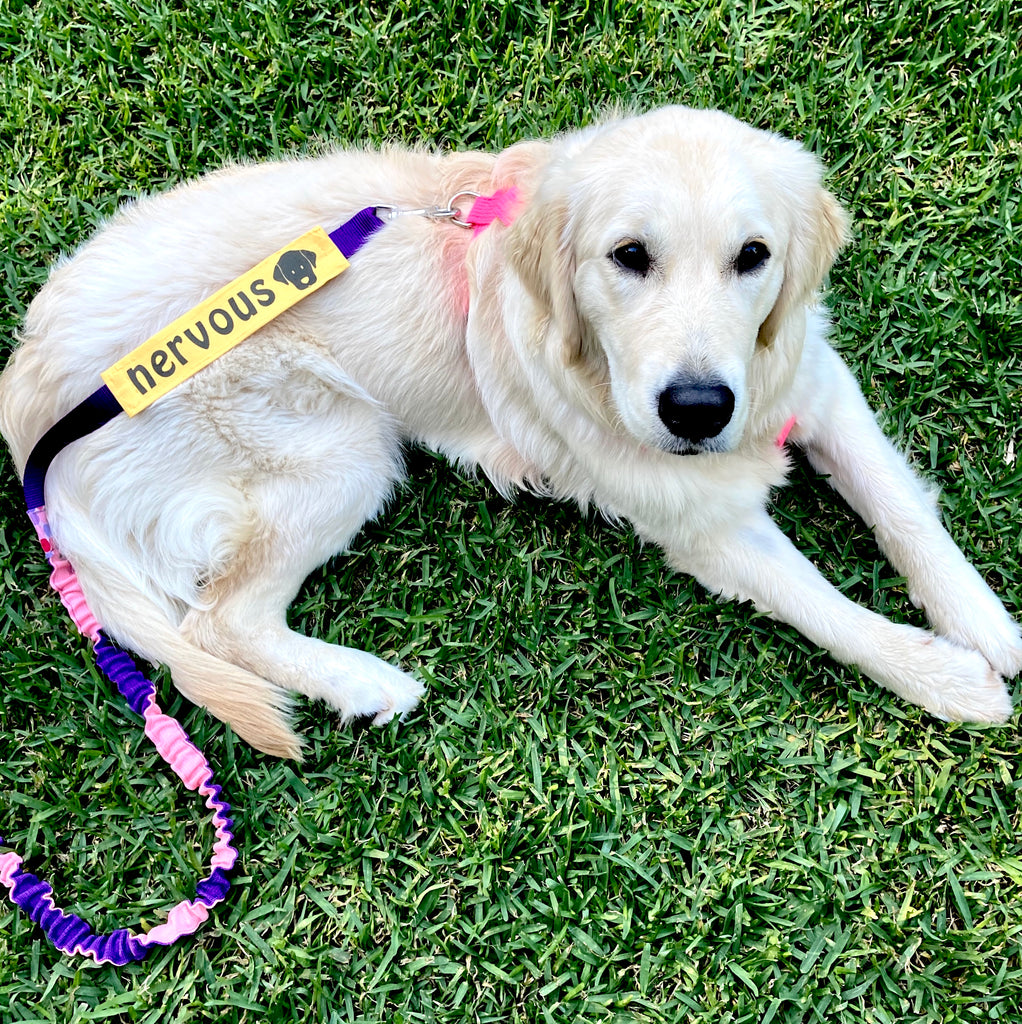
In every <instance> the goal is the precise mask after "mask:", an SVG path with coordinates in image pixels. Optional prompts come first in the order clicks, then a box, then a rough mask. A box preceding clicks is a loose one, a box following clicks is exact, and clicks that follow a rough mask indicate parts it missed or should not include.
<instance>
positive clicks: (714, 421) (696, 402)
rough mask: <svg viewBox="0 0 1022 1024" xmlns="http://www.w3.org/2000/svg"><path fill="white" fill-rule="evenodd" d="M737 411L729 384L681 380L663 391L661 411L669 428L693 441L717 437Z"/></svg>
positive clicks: (659, 405) (676, 434)
mask: <svg viewBox="0 0 1022 1024" xmlns="http://www.w3.org/2000/svg"><path fill="white" fill-rule="evenodd" d="M734 411H735V393H734V392H733V391H732V390H731V389H730V388H729V387H728V386H727V385H726V384H707V383H693V382H691V381H677V382H675V383H674V384H670V385H668V386H667V387H666V388H664V390H663V391H661V392H660V400H659V402H658V404H657V412H658V413H659V414H660V419H661V420H662V421H663V424H664V426H665V427H667V429H668V430H669V431H670V432H671V433H672V434H673V435H674V436H675V437H680V438H683V439H684V440H686V441H691V442H692V443H695V442H698V441H704V440H705V439H706V438H708V437H716V436H717V435H718V434H719V433H720V432H721V431H722V430H723V429H724V428H725V427H726V426H727V425H728V423H729V422H730V420H731V415H732V414H733V413H734Z"/></svg>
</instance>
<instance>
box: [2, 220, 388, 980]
mask: <svg viewBox="0 0 1022 1024" xmlns="http://www.w3.org/2000/svg"><path fill="white" fill-rule="evenodd" d="M383 226H384V221H383V220H381V219H380V218H379V217H378V216H377V215H376V209H375V207H369V208H367V209H365V210H361V211H360V212H359V213H357V214H355V216H354V217H352V218H351V220H349V221H346V222H345V223H344V224H342V225H341V226H340V227H339V228H337V229H336V230H335V231H333V232H331V233H330V236H329V237H330V239H331V241H332V242H333V243H334V244H335V245H336V246H337V248H338V249H339V250H340V251H341V252H342V253H343V254H344V256H345V257H347V258H349V259H350V258H351V257H352V256H353V255H354V254H355V253H356V252H358V250H359V249H361V248H362V246H363V245H364V244H365V243H366V242H367V241H368V239H369V238H370V237H371V236H372V235H374V234H375V233H376V232H377V231H379V230H380V228H382V227H383ZM122 411H123V409H122V408H121V405H120V403H119V402H118V401H117V399H116V398H115V397H114V395H113V394H112V393H111V391H110V389H109V388H108V387H106V385H104V386H103V387H101V388H99V389H98V390H97V391H95V392H93V393H92V394H91V395H90V396H89V397H88V398H86V399H85V400H84V401H83V402H81V403H80V404H79V405H77V406H76V407H75V408H74V409H72V410H71V412H69V413H68V414H67V415H66V416H64V417H63V418H62V419H61V420H59V421H58V422H57V423H56V424H55V425H54V426H53V427H51V428H50V429H49V430H48V431H47V432H46V433H45V434H44V435H43V437H42V438H41V439H40V440H39V442H38V443H37V444H36V446H35V448H34V449H33V450H32V453H31V455H30V456H29V459H28V462H27V463H26V465H25V473H24V479H23V486H24V492H25V504H26V506H27V508H28V514H29V518H30V519H31V520H32V523H33V525H34V526H35V529H36V533H37V535H38V537H39V541H40V544H41V545H42V548H43V551H44V552H45V553H46V557H47V559H48V560H49V562H50V565H51V567H52V569H53V573H52V575H51V576H50V582H51V584H52V585H53V587H54V589H55V590H56V591H57V592H58V594H60V598H61V601H62V602H63V604H64V606H65V607H66V608H67V610H68V612H69V613H70V615H71V618H72V619H73V620H74V622H75V625H76V626H77V627H78V629H79V630H80V631H81V633H82V634H83V635H84V636H86V637H87V638H88V639H90V640H91V641H92V643H93V650H94V652H95V657H96V664H97V665H98V666H99V669H100V671H101V672H102V673H103V675H104V676H106V678H107V679H108V680H110V681H111V682H112V683H114V685H115V686H116V687H117V689H118V690H119V691H120V693H121V695H122V696H123V697H124V699H125V700H126V701H127V703H128V706H129V707H130V708H131V710H132V711H134V712H135V713H136V714H139V715H141V716H142V718H143V719H144V721H145V733H146V736H148V737H149V739H150V740H152V742H153V744H154V745H155V746H156V749H157V750H158V751H159V753H160V755H161V756H162V757H163V759H164V760H165V761H166V762H167V763H168V764H169V765H170V767H171V768H172V769H173V770H174V772H175V773H176V774H177V775H178V777H179V778H180V779H181V781H182V782H183V783H184V784H185V786H186V787H187V788H188V789H191V790H196V791H198V793H199V794H200V795H201V796H203V797H205V798H206V806H207V807H208V808H209V809H210V810H211V811H212V812H213V819H212V820H213V825H214V828H215V831H216V836H217V842H216V843H215V844H214V846H213V857H212V859H211V861H210V864H211V868H212V870H211V871H210V874H209V875H208V876H207V877H206V878H204V879H203V880H202V881H200V882H199V883H198V884H197V885H196V888H195V899H194V900H190V901H189V900H184V901H182V902H181V903H179V904H177V906H175V907H173V908H172V909H171V911H170V912H169V915H168V918H167V921H166V923H165V924H161V925H158V926H157V927H155V928H152V929H150V930H149V931H148V932H144V933H141V934H135V933H133V932H131V931H129V930H128V929H127V928H119V929H117V930H115V931H112V932H109V933H105V934H104V933H98V932H94V931H93V930H92V928H91V927H90V926H89V924H88V923H87V922H86V921H84V920H83V919H82V918H80V917H78V916H77V915H75V914H69V913H66V912H65V911H63V910H61V909H60V908H59V907H57V906H56V904H55V902H54V899H53V889H52V887H51V886H50V885H49V884H48V883H47V882H45V881H43V880H41V879H40V878H38V877H36V876H35V875H33V874H31V873H30V872H27V871H25V870H23V868H22V863H23V861H22V858H21V857H20V856H19V855H18V854H17V853H15V852H14V851H11V852H8V853H4V854H0V885H4V886H6V887H7V889H8V890H9V894H10V898H11V899H12V900H13V902H14V903H15V904H17V905H18V906H19V907H20V908H21V909H22V910H23V911H24V912H25V913H26V914H28V916H29V918H30V919H31V920H32V921H34V922H36V924H38V925H39V926H40V927H41V928H42V930H43V932H44V934H45V935H46V937H47V939H49V941H50V942H51V943H52V944H53V945H54V946H56V948H57V949H59V950H60V951H61V952H63V953H67V954H79V955H82V956H89V957H92V958H93V959H94V960H95V961H96V962H97V963H101V964H102V963H109V964H115V965H118V966H121V965H124V964H128V963H131V962H132V961H133V960H141V959H143V958H144V957H145V956H147V955H148V954H149V953H150V952H151V951H152V950H153V949H154V948H155V947H156V946H167V945H170V944H171V943H173V942H174V941H176V940H177V939H179V938H181V937H182V936H184V935H190V934H192V933H193V932H194V931H195V930H196V929H197V928H198V927H199V925H201V924H202V922H203V921H205V920H206V918H207V917H208V916H209V910H210V909H211V908H212V907H214V906H216V904H218V903H220V902H221V901H222V900H223V899H225V897H226V896H227V892H228V889H229V888H230V880H229V878H228V873H229V872H230V870H231V869H232V868H233V867H234V864H235V861H236V860H237V857H238V851H237V849H236V848H235V847H234V845H233V840H234V831H233V829H234V823H233V821H232V819H231V818H230V817H229V812H230V809H231V808H230V805H229V804H228V803H226V802H225V801H224V800H222V799H221V796H220V787H219V786H218V785H217V784H216V782H215V781H214V779H213V771H212V769H211V768H210V766H209V763H208V762H207V761H206V759H205V758H204V757H203V755H202V752H201V751H200V750H199V749H198V748H197V747H196V746H195V744H193V743H192V741H191V740H190V739H189V738H188V735H187V734H186V733H185V731H184V729H182V728H181V726H180V724H179V723H178V722H177V721H176V720H175V719H174V718H172V717H171V716H170V715H166V714H164V713H163V712H162V711H161V710H160V708H159V706H158V705H157V703H156V689H155V687H154V686H153V684H152V683H151V682H150V681H149V680H148V679H146V678H145V676H144V675H143V674H142V673H141V672H140V671H139V669H138V667H137V666H136V664H135V662H134V660H133V659H132V657H131V656H130V655H129V654H127V653H125V652H124V651H122V650H120V649H119V648H117V647H116V646H115V645H114V644H113V643H112V642H111V641H110V640H109V639H108V638H107V637H106V636H105V635H104V634H103V633H102V631H101V627H100V625H99V623H98V622H97V621H96V619H95V617H94V616H93V614H92V612H91V611H90V610H89V607H88V604H87V603H86V601H85V596H84V594H83V593H82V590H81V585H80V584H79V582H78V579H77V577H76V576H75V573H74V570H73V569H72V567H71V565H70V564H69V563H68V561H67V560H66V559H65V558H63V556H62V555H61V554H60V552H59V550H58V549H57V547H56V545H55V543H54V541H53V536H52V533H51V530H50V525H49V522H48V521H47V518H46V508H45V504H44V485H45V481H46V473H47V470H48V469H49V467H50V464H51V463H52V461H53V460H54V458H56V456H57V455H58V454H59V453H60V452H61V451H62V450H63V449H64V448H66V447H67V446H68V445H69V444H71V443H72V442H74V441H77V440H78V439H79V438H82V437H85V436H86V435H87V434H90V433H92V432H93V431H94V430H98V429H99V428H100V427H102V426H103V425H104V424H105V423H108V422H109V421H110V420H112V419H113V418H114V417H115V416H118V415H120V413H121V412H122ZM2 843H3V838H2V837H0V844H2Z"/></svg>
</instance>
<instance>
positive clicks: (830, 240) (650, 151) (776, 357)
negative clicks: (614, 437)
mask: <svg viewBox="0 0 1022 1024" xmlns="http://www.w3.org/2000/svg"><path fill="white" fill-rule="evenodd" d="M845 232H846V218H845V214H844V212H843V211H842V209H841V207H840V206H839V205H838V203H837V201H836V200H835V199H834V198H833V196H831V195H830V193H829V192H827V191H826V190H825V189H824V188H823V187H822V185H821V169H820V165H819V163H818V162H817V160H816V159H815V158H814V157H813V156H811V155H810V154H809V153H807V152H806V151H805V150H804V149H802V147H800V146H799V145H797V144H796V143H793V142H790V141H788V140H786V139H782V138H780V137H779V136H776V135H772V134H769V133H767V132H762V131H759V130H757V129H754V128H751V127H749V126H748V125H745V124H742V123H741V122H739V121H736V120H734V119H733V118H731V117H729V116H728V115H726V114H722V113H719V112H716V111H699V110H690V109H686V108H680V107H672V108H667V109H664V110H659V111H656V112H654V113H651V114H647V115H643V116H640V117H636V118H630V119H627V120H623V121H618V122H614V123H611V124H608V125H605V126H602V127H598V128H596V129H591V130H589V131H588V132H584V133H581V134H580V135H578V136H569V137H568V138H567V139H566V140H564V141H563V142H562V143H561V144H560V148H559V149H557V150H555V153H554V155H553V157H552V159H551V161H550V163H549V165H548V166H547V169H546V172H545V174H544V176H543V177H542V180H541V182H540V184H539V186H538V188H537V190H536V192H535V195H534V197H533V200H532V202H531V203H530V205H529V208H528V209H527V210H526V211H525V212H524V213H523V214H522V216H521V217H520V218H519V220H518V221H517V222H516V223H515V225H514V227H513V228H512V234H511V235H510V236H509V245H510V254H511V255H510V259H511V263H512V265H513V267H514V269H515V271H516V272H517V274H518V275H519V276H520V277H521V279H522V281H523V283H524V284H525V286H526V288H527V289H528V291H529V292H530V293H531V295H532V297H533V298H534V299H535V300H536V302H537V305H538V307H539V308H540V309H541V310H542V311H543V312H542V315H543V317H544V319H545V322H546V323H547V324H548V328H549V329H548V330H547V332H546V337H547V345H548V348H547V351H546V358H547V359H548V360H549V361H550V363H551V369H552V370H553V371H554V372H555V373H556V372H560V373H561V374H562V379H563V380H565V381H566V382H570V386H573V387H574V389H575V391H576V397H580V396H581V397H584V399H585V401H586V402H587V403H588V404H589V406H590V407H591V408H595V407H596V406H597V405H599V406H602V412H601V415H602V416H603V418H604V419H606V420H608V421H610V422H612V423H614V424H615V425H616V426H618V427H619V428H620V427H623V428H624V429H625V430H626V431H627V432H628V433H629V434H630V435H631V436H632V437H633V438H634V439H635V440H637V441H638V442H639V443H641V444H644V445H648V446H651V447H656V448H659V449H661V450H664V451H667V452H675V453H678V454H693V453H701V452H726V451H731V450H734V449H735V448H736V447H737V446H738V444H739V443H740V442H741V439H742V437H743V435H744V433H745V431H746V429H747V427H748V424H749V423H750V420H755V418H756V415H757V413H758V412H763V411H764V410H765V408H766V407H767V406H768V405H769V403H770V402H772V401H773V400H774V398H775V397H776V395H777V394H778V392H779V391H780V390H781V389H783V388H784V387H786V386H787V385H788V384H789V383H790V380H791V375H792V374H793V373H794V370H795V367H796V366H797V363H798V358H799V356H800V354H801V345H802V340H803V338H804V331H805V309H806V306H807V304H809V303H811V302H812V301H813V296H814V293H815V292H816V291H817V289H818V288H819V287H820V285H821V283H822V281H823V278H824V275H825V274H826V272H827V269H828V268H829V267H830V264H831V262H832V261H833V259H834V257H835V255H836V254H837V252H838V250H839V248H840V246H841V244H842V242H843V241H844V238H845Z"/></svg>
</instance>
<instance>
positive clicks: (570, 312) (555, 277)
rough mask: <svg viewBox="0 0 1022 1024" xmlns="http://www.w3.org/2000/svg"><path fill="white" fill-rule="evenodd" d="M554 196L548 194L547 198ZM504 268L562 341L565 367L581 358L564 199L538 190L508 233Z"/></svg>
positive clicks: (555, 193)
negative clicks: (510, 271)
mask: <svg viewBox="0 0 1022 1024" xmlns="http://www.w3.org/2000/svg"><path fill="white" fill-rule="evenodd" d="M551 193H552V194H551ZM507 252H508V262H509V264H510V266H511V268H512V270H513V271H514V272H515V273H516V274H517V275H518V277H519V278H520V279H521V281H522V283H523V284H524V285H525V287H526V288H527V289H528V291H529V293H530V294H531V295H532V296H533V298H534V299H535V300H536V301H537V302H538V303H539V305H540V306H541V308H542V310H543V312H544V314H545V315H546V316H547V317H548V318H549V321H550V323H551V325H552V326H553V327H554V329H555V330H556V332H557V335H558V336H559V338H560V342H561V345H562V346H563V351H562V352H561V353H560V355H561V356H562V358H563V360H564V362H565V363H570V362H574V361H575V360H577V359H579V358H580V357H581V354H582V332H581V324H580V322H579V317H578V309H577V308H576V305H575V291H574V277H575V255H574V251H573V249H572V245H571V238H570V231H569V211H568V202H567V198H566V197H565V196H563V195H561V194H558V193H557V192H555V191H553V190H545V189H543V188H542V187H541V188H540V190H539V192H538V193H537V194H536V195H535V196H534V197H533V198H532V200H531V201H530V202H529V205H528V206H527V207H526V209H525V210H524V211H523V212H522V213H521V214H520V215H519V216H518V218H517V219H516V220H515V222H514V224H513V225H512V226H511V229H510V231H509V232H508V244H507Z"/></svg>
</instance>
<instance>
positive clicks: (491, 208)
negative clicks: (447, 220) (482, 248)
mask: <svg viewBox="0 0 1022 1024" xmlns="http://www.w3.org/2000/svg"><path fill="white" fill-rule="evenodd" d="M520 206H521V199H520V197H519V193H518V189H516V188H514V187H512V188H502V189H498V190H497V191H496V192H494V193H493V195H492V196H478V197H477V198H476V201H475V202H474V203H473V204H472V209H471V210H469V211H468V214H467V215H466V216H465V223H466V224H470V225H471V226H472V234H473V235H479V234H481V233H482V232H483V231H485V230H486V229H487V228H488V227H489V226H490V225H491V224H492V223H493V222H494V221H495V220H499V221H500V222H501V224H503V225H504V227H510V226H511V223H512V221H514V219H515V217H516V216H517V214H518V209H519V207H520Z"/></svg>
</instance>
